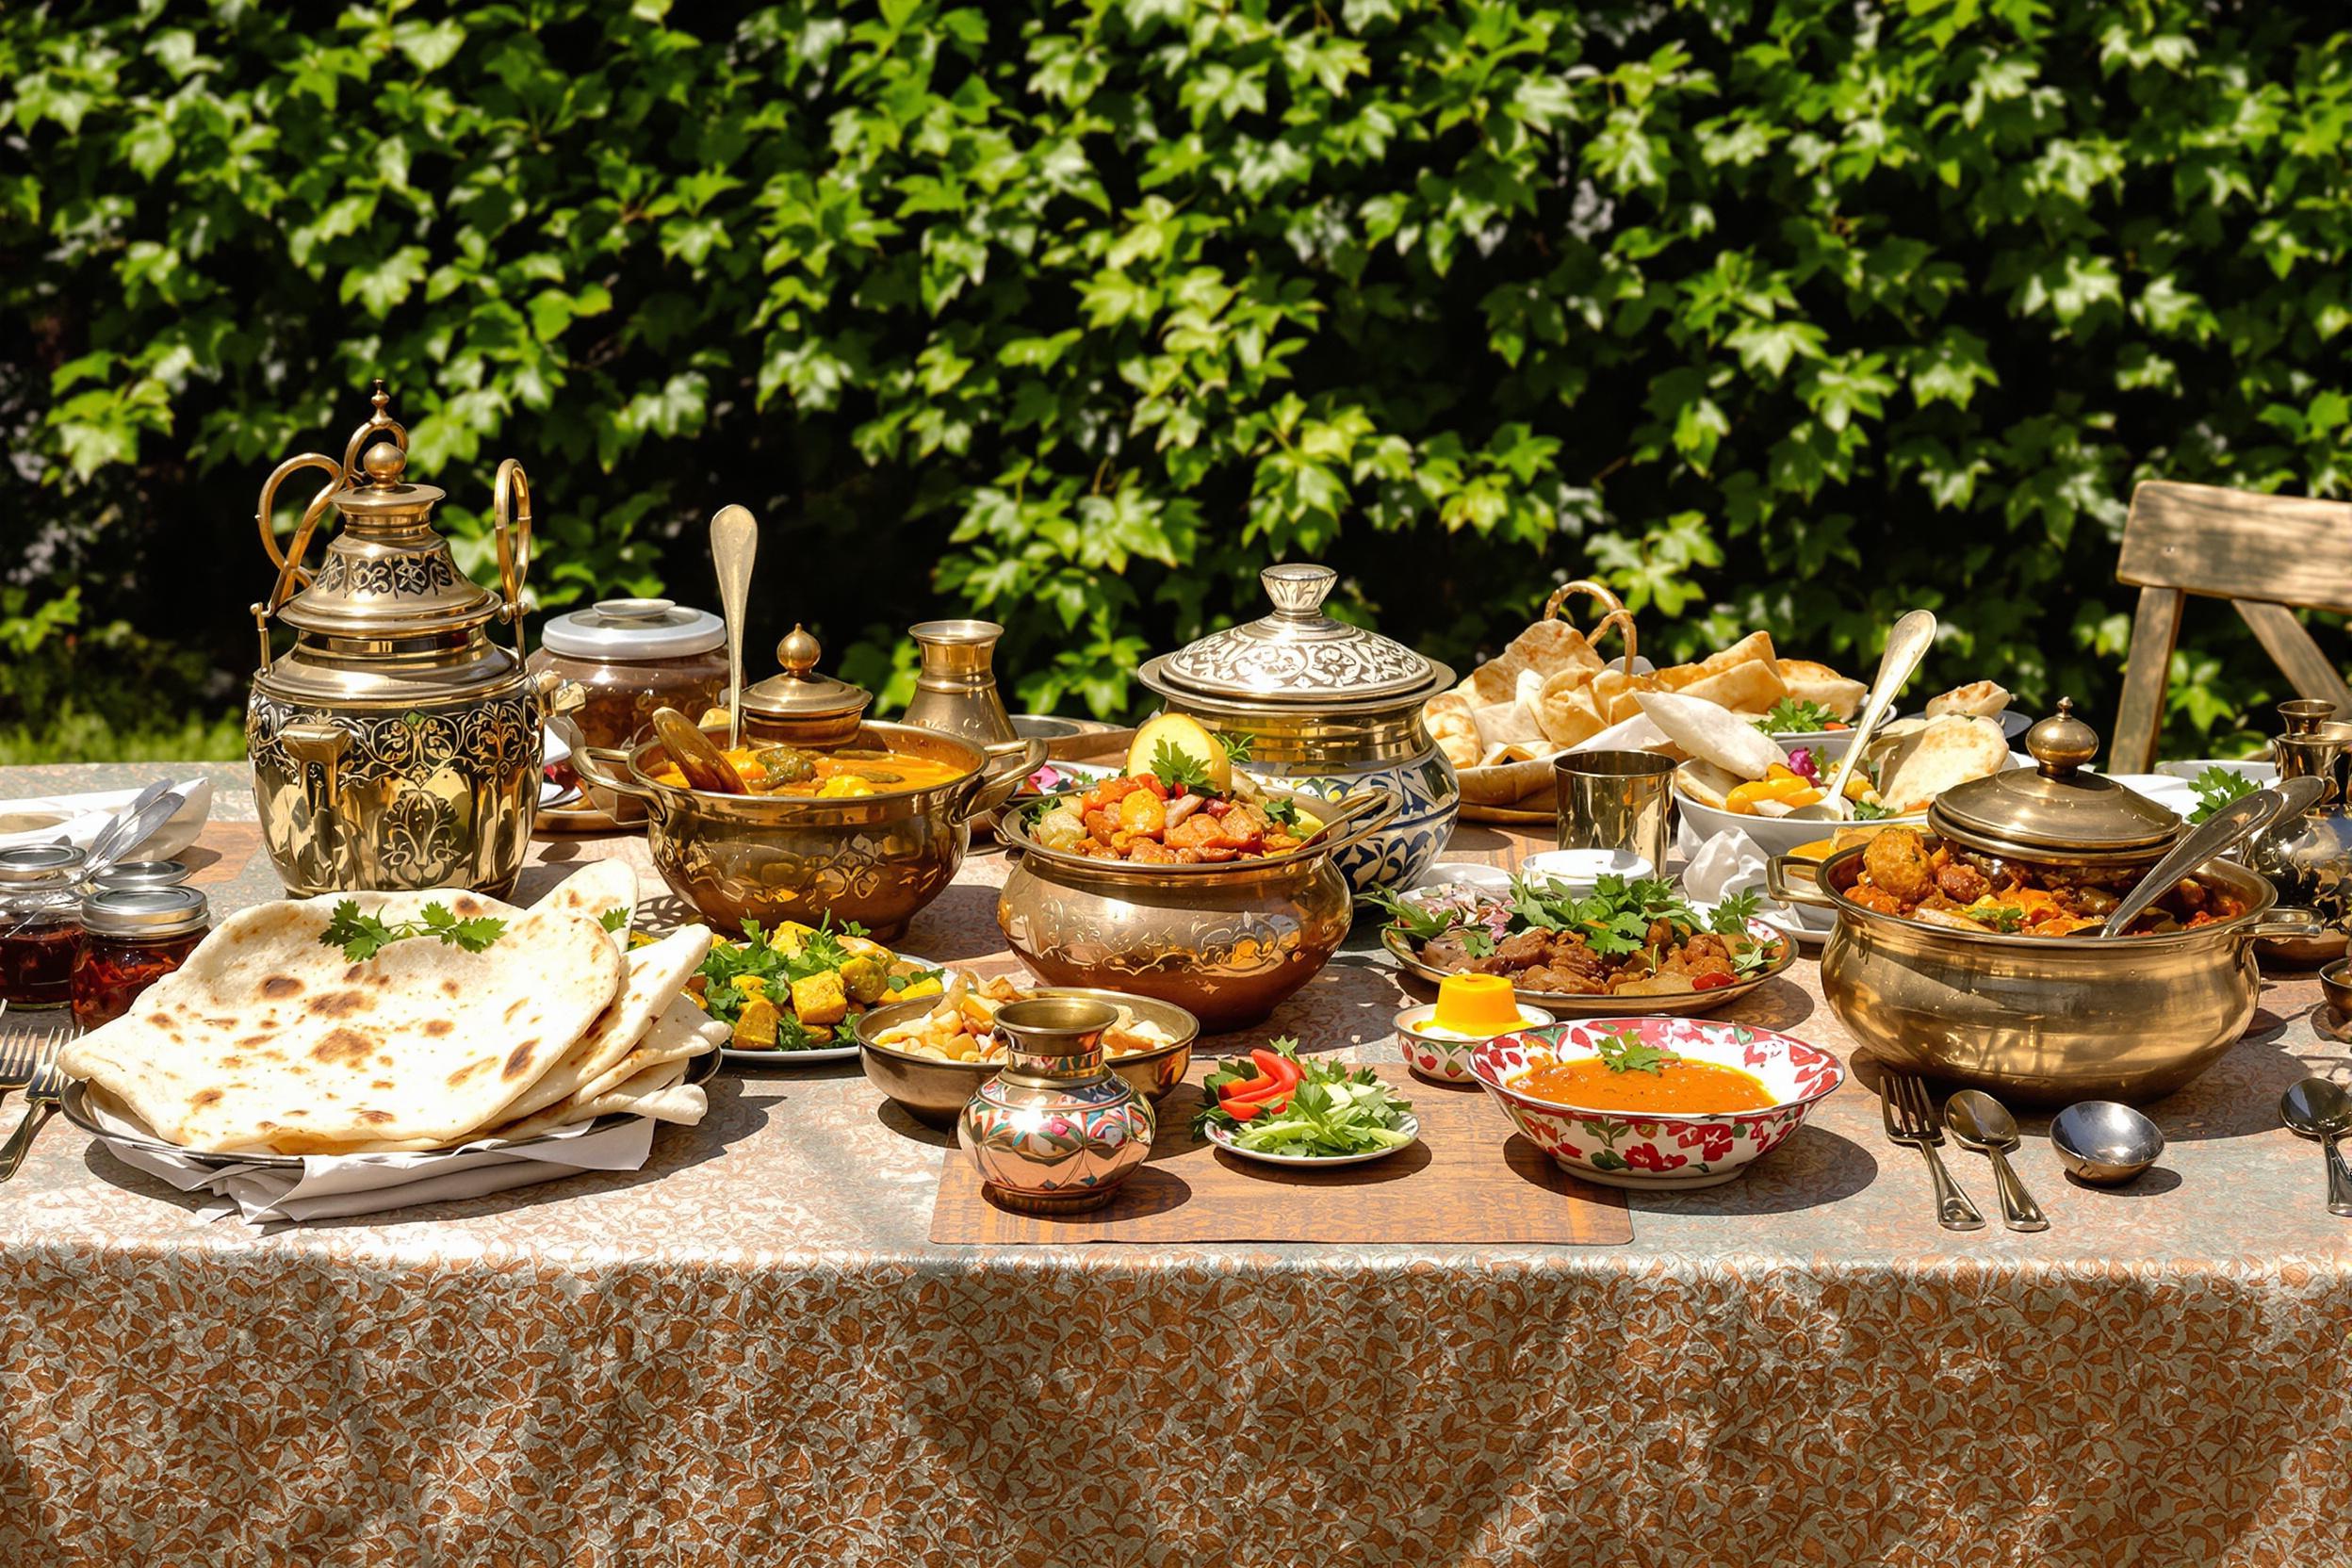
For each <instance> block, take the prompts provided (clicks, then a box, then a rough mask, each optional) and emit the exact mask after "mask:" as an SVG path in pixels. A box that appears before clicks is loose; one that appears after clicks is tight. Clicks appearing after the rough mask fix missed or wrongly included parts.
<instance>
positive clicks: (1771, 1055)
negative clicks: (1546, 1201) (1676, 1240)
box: [1470, 1017, 1846, 1191]
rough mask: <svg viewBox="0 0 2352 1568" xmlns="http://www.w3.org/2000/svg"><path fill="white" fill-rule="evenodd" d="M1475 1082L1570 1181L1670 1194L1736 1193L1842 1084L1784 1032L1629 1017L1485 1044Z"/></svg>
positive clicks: (1473, 1065)
mask: <svg viewBox="0 0 2352 1568" xmlns="http://www.w3.org/2000/svg"><path fill="white" fill-rule="evenodd" d="M1470 1071H1471V1075H1472V1076H1473V1077H1475V1078H1476V1079H1477V1080H1478V1086H1480V1087H1481V1088H1483V1089H1485V1090H1486V1092H1487V1094H1488V1095H1489V1096H1490V1097H1491V1098H1492V1099H1493V1100H1494V1101H1495V1103H1496V1104H1498V1105H1500V1106H1501V1107H1502V1108H1503V1112H1504V1114H1505V1115H1506V1116H1508V1117H1510V1118H1511V1124H1512V1125H1513V1126H1514V1127H1516V1128H1517V1129H1518V1130H1519V1132H1520V1133H1521V1134H1522V1135H1525V1136H1526V1137H1527V1140H1528V1141H1529V1142H1531V1143H1533V1144H1534V1145H1535V1146H1536V1147H1537V1148H1539V1149H1541V1150H1543V1151H1544V1152H1545V1153H1546V1154H1549V1155H1550V1156H1551V1157H1552V1158H1553V1159H1554V1160H1556V1161H1558V1162H1559V1163H1560V1166H1561V1167H1562V1168H1566V1169H1567V1170H1570V1171H1572V1172H1574V1173H1575V1174H1576V1175H1577V1176H1580V1177H1582V1178H1583V1179H1584V1180H1586V1181H1588V1182H1599V1183H1601V1184H1604V1185H1607V1186H1618V1187H1636V1188H1651V1189H1657V1190H1663V1191H1678V1190H1688V1189H1692V1188H1697V1187H1711V1186H1717V1185H1720V1184H1723V1183H1724V1182H1728V1181H1730V1180H1732V1179H1733V1178H1734V1177H1736V1176H1738V1175H1739V1174H1740V1172H1741V1171H1743V1170H1745V1169H1746V1168H1748V1166H1749V1165H1750V1164H1752V1163H1753V1162H1755V1161H1756V1160H1757V1159H1760V1158H1761V1157H1762V1156H1764V1155H1765V1154H1768V1153H1770V1152H1772V1150H1774V1149H1776V1148H1778V1147H1779V1146H1780V1145H1781V1144H1782V1143H1783V1142H1785V1141H1786V1140H1787V1139H1788V1137H1789V1135H1790V1134H1792V1133H1794V1132H1795V1131H1796V1130H1797V1128H1798V1127H1799V1126H1801V1125H1803V1123H1804V1121H1805V1116H1806V1114H1807V1113H1808V1112H1809V1111H1810V1110H1811V1109H1812V1108H1813V1106H1814V1105H1815V1104H1816V1103H1819V1102H1820V1101H1821V1100H1822V1099H1825V1098H1826V1097H1827V1096H1828V1095H1829V1094H1830V1093H1831V1092H1832V1091H1833V1090H1835V1089H1836V1088H1837V1087H1838V1085H1839V1084H1841V1083H1843V1082H1845V1076H1846V1074H1845V1069H1844V1068H1843V1067H1842V1066H1840V1065H1839V1063H1838V1058H1837V1057H1835V1056H1833V1055H1831V1054H1829V1053H1828V1052H1826V1051H1823V1050H1822V1049H1821V1047H1819V1046H1817V1045H1812V1044H1809V1043H1807V1042H1806V1041H1804V1040H1801V1039H1798V1038H1797V1037H1795V1036H1793V1035H1784V1034H1782V1033H1780V1032H1779V1031H1778V1030H1774V1029H1756V1028H1750V1027H1748V1026H1747V1025H1745V1024H1732V1023H1718V1022H1712V1021H1707V1020H1704V1019H1684V1018H1625V1017H1619V1018H1607V1019H1592V1020H1588V1021H1583V1022H1580V1023H1570V1024H1555V1025H1553V1026H1552V1027H1550V1028H1546V1029H1530V1030H1527V1031H1526V1032H1524V1033H1522V1034H1517V1035H1506V1036H1503V1037H1500V1038H1497V1039H1493V1040H1489V1041H1487V1042H1485V1043H1484V1044H1482V1045H1479V1046H1478V1047H1476V1048H1475V1049H1473V1050H1472V1052H1471V1054H1470Z"/></svg>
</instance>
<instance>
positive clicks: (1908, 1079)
mask: <svg viewBox="0 0 2352 1568" xmlns="http://www.w3.org/2000/svg"><path fill="white" fill-rule="evenodd" d="M1878 1114H1879V1118H1880V1119H1881V1120H1883V1121H1885V1122H1886V1123H1887V1139H1888V1141H1890V1142H1893V1143H1907V1144H1910V1145H1911V1146H1912V1147H1913V1148H1915V1149H1917V1150H1918V1151H1919V1152H1920V1153H1922V1154H1924V1155H1926V1156H1927V1175H1928V1180H1929V1181H1931V1182H1933V1183H1934V1184H1935V1186H1936V1221H1937V1222H1938V1223H1939V1224H1941V1225H1942V1226H1943V1228H1944V1229H1945V1230H1947V1231H1981V1230H1983V1229H1984V1228H1985V1217H1984V1216H1983V1215H1981V1214H1979V1213H1977V1212H1976V1205H1975V1204H1973V1203H1971V1202H1969V1201H1968V1194H1967V1193H1965V1192H1962V1191H1961V1190H1960V1185H1959V1184H1958V1183H1956V1182H1954V1181H1953V1180H1952V1172H1951V1171H1949V1170H1946V1169H1945V1168H1944V1162H1943V1157H1942V1156H1941V1155H1939V1154H1937V1153H1936V1145H1937V1144H1939V1143H1941V1142H1943V1141H1944V1123H1943V1119H1941V1118H1940V1117H1938V1116H1937V1115H1936V1102H1935V1101H1934V1100H1932V1099H1930V1098H1929V1097H1928V1092H1927V1086H1926V1085H1925V1084H1924V1083H1922V1082H1920V1081H1919V1079H1918V1078H1916V1077H1914V1076H1912V1075H1911V1074H1910V1073H1907V1072H1892V1071H1888V1070H1886V1069H1884V1068H1882V1069H1880V1070H1879V1076H1878ZM7 1179H8V1173H7V1171H6V1170H5V1169H0V1181H6V1180H7Z"/></svg>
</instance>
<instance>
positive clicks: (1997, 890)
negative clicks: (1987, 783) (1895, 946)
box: [1846, 827, 2246, 937]
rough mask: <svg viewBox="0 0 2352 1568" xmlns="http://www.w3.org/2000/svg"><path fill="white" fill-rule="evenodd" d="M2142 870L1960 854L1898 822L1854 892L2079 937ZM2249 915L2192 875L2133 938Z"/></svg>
mask: <svg viewBox="0 0 2352 1568" xmlns="http://www.w3.org/2000/svg"><path fill="white" fill-rule="evenodd" d="M2140 875H2141V871H2140V870H2138V869H2131V870H2123V871H2111V870H2082V871H2077V870H2072V869H2070V868H2066V867H2057V866H2038V865H2028V864H2022V863H2019V862H2017V861H2009V860H1997V859H1992V858H1987V857H1981V856H1973V855H1968V854H1967V853H1965V852H1960V851H1955V850H1953V849H1952V847H1951V846H1949V845H1947V844H1944V843H1942V842H1940V841H1936V840H1934V839H1930V838H1929V837H1927V836H1926V835H1925V834H1922V833H1919V832H1916V831H1914V830H1913V829H1910V828H1907V827H1898V828H1889V829H1887V831H1885V832H1883V833H1880V834H1879V835H1878V836H1877V837H1875V838H1873V839H1871V840H1870V843H1869V844H1868V845H1867V846H1866V847H1865V848H1864V850H1863V852H1862V874H1861V876H1860V877H1859V878H1857V879H1856V880H1855V882H1854V886H1853V887H1851V888H1849V889H1848V890H1846V896H1847V897H1848V898H1850V899H1852V900H1853V901H1854V903H1856V904H1858V905H1860V906H1861V907H1863V908H1865V909H1873V910H1876V911H1877V912H1878V913H1880V914H1884V915H1899V916H1901V917H1902V918H1903V919H1905V920H1916V921H1919V922H1920V923H1923V924H1927V925H1948V926H1952V927H1953V928H1955V929H1957V930H1962V931H1984V932H1991V933H1995V934H1997V935H2003V936H2023V937H2071V936H2074V935H2076V934H2078V933H2080V932H2083V931H2095V930H2097V929H2098V928H2099V926H2100V925H2101V924H2103V923H2105V922H2106V919H2107V917H2108V916H2109V915H2111V914H2113V913H2114V912H2115V905H2116V903H2117V902H2118V901H2119V900H2120V899H2121V898H2122V896H2123V895H2124V894H2125V893H2128V892H2130V891H2131V889H2132V887H2133V886H2134V885H2135V884H2136V883H2137V882H2138V880H2139V878H2140ZM2244 913H2246V902H2245V900H2244V899H2243V898H2242V897H2241V896H2240V895H2239V894H2238V893H2236V892H2235V891H2233V890H2230V889H2229V888H2227V887H2224V886H2222V885H2221V884H2219V883H2216V882H2209V881H2207V880H2205V879H2204V878H2202V877H2197V876H2189V877H2183V878H2181V880H2180V881H2179V882H2178V883H2175V884H2174V885H2173V886H2172V887H2171V888H2169V889H2167V890H2165V891H2164V895H2163V896H2162V897H2160V898H2158V899H2157V900H2156V902H2155V903H2154V904H2151V905H2150V906H2148V911H2147V913H2145V914H2143V915H2141V916H2140V917H2139V918H2138V919H2136V920H2134V921H2133V922H2132V923H2131V930H2130V931H2128V932H2126V933H2125V935H2126V936H2131V937H2152V936H2160V935H2163V934H2164V933H2165V932H2170V931H2185V930H2192V929H2194V928H2196V927H2197V926H2200V925H2211V924H2213V923H2214V922H2216V921H2225V920H2235V919H2236V918H2237V917H2238V916H2240V915H2242V914H2244Z"/></svg>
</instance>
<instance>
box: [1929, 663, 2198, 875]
mask: <svg viewBox="0 0 2352 1568" xmlns="http://www.w3.org/2000/svg"><path fill="white" fill-rule="evenodd" d="M2025 749H2026V750H2027V751H2028V752H2029V753H2031V754H2032V755H2033V758H2034V764H2035V765H2034V767H2031V768H2014V769H2011V770H2009V771H2008V772H2006V773H1997V774H1994V775H1992V776H1989V777H1986V778H1977V779H1971V780H1970V781H1968V783H1966V784H1960V785H1956V786H1954V787H1953V788H1952V789H1949V790H1946V791H1945V792H1943V793H1942V794H1940V795H1938V796H1936V801H1935V804H1934V805H1932V806H1930V807H1929V808H1928V813H1927V816H1928V826H1929V828H1930V829H1931V830H1932V831H1934V832H1935V833H1936V836H1937V837H1939V838H1946V839H1951V840H1952V841H1955V842H1957V843H1960V844H1962V845H1963V846H1965V847H1968V848H1971V849H1977V850H1981V851H1985V852H1987V853H1991V854H1996V855H2007V856H2012V857H2016V858H2023V859H2034V858H2050V859H2064V860H2067V861H2070V862H2078V861H2094V860H2100V859H2112V860H2117V861H2124V862H2130V861H2136V860H2144V859H2154V858H2157V857H2158V856H2160V855H2162V854H2163V853H2164V851H2165V850H2167V849H2170V848H2171V847H2172V845H2173V842H2174V841H2175V840H2177V839H2179V838H2180V833H2181V827H2182V824H2181V821H2180V817H2179V816H2178V815H2176V814H2175V813H2173V812H2172V811H2169V810H2167V809H2165V808H2164V807H2162V806H2160V805H2158V804H2157V803H2156V802H2154V801H2152V800H2150V799H2148V797H2147V796H2146V795H2144V794H2141V793H2140V792H2138V791H2136V790H2131V789H2128V788H2126V787H2125V786H2123V785H2121V784H2118V783H2116V782H2115V780H2114V779H2112V778H2102V777H2100V776H2099V775H2097V774H2095V773H2085V772H2083V771H2082V770H2083V768H2084V766H2085V765H2086V764H2087V763H2088V762H2089V761H2090V760H2091V759H2092V758H2093V757H2095V756H2097V755H2098V754H2099V732H2098V731H2097V730H2094V729H2093V728H2092V727H2090V726H2089V725H2086V724H2084V723H2083V722H2082V720H2081V719H2078V718H2076V717H2075V716H2074V699H2073V698H2071V697H2060V698H2059V699H2058V711H2057V712H2056V713H2054V714H2052V715H2051V716H2050V717H2049V718H2047V719H2044V720H2043V721H2042V722H2041V723H2039V724H2037V725H2035V726H2034V727H2033V728H2032V729H2029V730H2027V731H2026V732H2025Z"/></svg>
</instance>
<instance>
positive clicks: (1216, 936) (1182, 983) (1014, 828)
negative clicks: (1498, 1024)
mask: <svg viewBox="0 0 2352 1568" xmlns="http://www.w3.org/2000/svg"><path fill="white" fill-rule="evenodd" d="M1267 794H1268V795H1269V797H1270V798H1273V799H1276V800H1291V801H1295V802H1296V803H1297V804H1298V805H1299V807H1300V808H1301V809H1304V810H1307V811H1310V812H1312V813H1314V814H1315V816H1316V817H1318V818H1320V819H1321V820H1322V822H1323V824H1324V833H1323V836H1322V838H1320V839H1318V840H1317V841H1315V843H1313V844H1310V845H1308V846H1307V847H1306V848H1304V849H1297V850H1293V851H1291V852H1290V853H1289V854H1287V855H1277V856H1268V857H1266V858H1263V859H1255V860H1228V861H1226V862H1225V863H1223V864H1221V865H1199V866H1152V865H1135V864H1131V863H1129V862H1126V861H1121V860H1096V859H1090V858H1087V857H1086V856H1083V855H1070V854H1066V853H1064V852H1062V851H1060V850H1053V849H1045V848H1042V847H1040V846H1039V845H1038V844H1037V842H1036V841H1034V840H1032V839H1031V838H1030V837H1029V818H1028V814H1027V813H1025V812H1008V813H1006V814H1005V819H1004V820H1003V821H1002V822H1000V823H999V824H998V825H997V833H998V835H999V837H1001V838H1003V839H1004V840H1005V844H1006V846H1007V847H1008V849H1009V850H1010V852H1011V853H1012V854H1013V855H1014V856H1015V857H1016V859H1015V861H1014V863H1013V867H1012V870H1011V872H1010V873H1009V874H1007V875H1006V877H1005V889H1004V891H1003V893H1002V894H1000V895H999V897H998V900H997V906H996V922H997V924H999V925H1000V926H1002V927H1003V928H1004V930H1005V940H1006V941H1007V942H1008V943H1010V944H1011V946H1012V949H1013V951H1014V952H1015V953H1018V954H1020V955H1021V961H1022V962H1023V963H1025V964H1027V965H1028V966H1029V967H1030V968H1031V969H1032V970H1034V971H1036V972H1037V974H1038V975H1040V976H1041V977H1042V978H1044V979H1045V980H1047V981H1049V982H1051V983H1052V984H1054V985H1056V986H1085V987H1090V988H1098V989H1103V990H1115V991H1122V992H1125V993H1127V994H1129V995H1133V996H1153V997H1158V998H1159V999H1160V1000H1162V1001H1164V1002H1173V1003H1175V1004H1176V1005H1178V1006H1180V1007H1184V1008H1187V1009H1189V1010H1190V1011H1191V1012H1193V1013H1195V1014H1197V1015H1199V1017H1200V1020H1201V1028H1202V1029H1204V1030H1206V1031H1208V1032H1209V1033H1210V1034H1221V1033H1223V1032H1224V1031H1226V1030H1229V1029H1240V1028H1244V1027H1246V1026H1248V1025H1250V1024H1252V1023H1256V1022H1258V1021H1261V1020H1263V1019H1264V1018H1265V1017H1266V1015H1267V1014H1268V1013H1270V1012H1272V1011H1273V1010H1274V1009H1275V1007H1276V1006H1277V1005H1280V1004H1281V1002H1282V999H1283V998H1284V997H1286V996H1288V995H1290V993H1291V992H1293V991H1295V990H1297V989H1298V988H1299V987H1301V986H1303V985H1305V984H1306V983H1307V982H1308V981H1309V980H1312V979H1314V978H1315V974H1316V972H1318V971H1320V970H1321V969H1322V968H1323V966H1324V964H1325V963H1327V962H1329V961H1330V959H1331V955H1332V954H1333V953H1334V952H1336V951H1338V948H1339V944H1340V941H1341V940H1342V939H1344V938H1345V937H1346V936H1347V935H1348V921H1349V920H1350V919H1351V918H1352V916H1353V913H1354V901H1353V899H1352V898H1351V896H1350V895H1349V893H1348V879H1347V878H1346V877H1345V876H1343V875H1341V874H1340V872H1339V869H1338V867H1337V865H1336V864H1334V857H1335V856H1337V855H1338V854H1339V853H1340V852H1341V851H1343V850H1345V849H1347V848H1348V846H1349V845H1351V844H1355V843H1359V842H1361V841H1364V839H1366V838H1368V837H1369V836H1371V835H1372V834H1374V833H1377V832H1379V831H1380V828H1382V827H1383V826H1385V825H1387V824H1388V821H1389V819H1390V818H1392V817H1394V816H1396V814H1397V810H1398V809H1399V808H1400V806H1401V804H1402V803H1401V802H1400V801H1399V800H1398V799H1397V795H1396V794H1395V792H1392V791H1388V790H1383V789H1364V790H1359V791H1357V792H1354V793H1352V794H1351V795H1349V796H1348V799H1347V800H1345V801H1342V802H1333V801H1331V800H1328V799H1325V798H1324V797H1322V796H1319V795H1314V794H1308V793H1305V792H1296V791H1282V790H1274V791H1268V792H1267ZM1334 807H1336V808H1337V809H1334Z"/></svg>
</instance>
